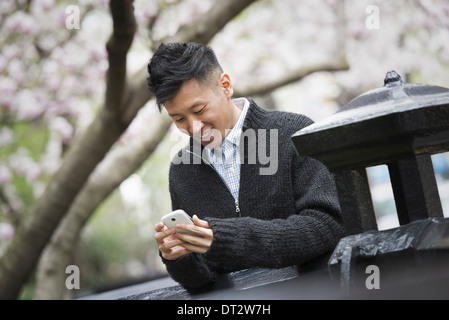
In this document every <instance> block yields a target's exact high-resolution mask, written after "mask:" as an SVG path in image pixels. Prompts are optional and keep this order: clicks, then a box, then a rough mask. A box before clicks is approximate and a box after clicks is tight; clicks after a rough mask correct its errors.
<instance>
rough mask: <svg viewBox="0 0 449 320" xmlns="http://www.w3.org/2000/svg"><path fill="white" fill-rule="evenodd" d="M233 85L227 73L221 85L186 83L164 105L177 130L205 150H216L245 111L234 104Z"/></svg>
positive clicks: (219, 83)
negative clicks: (196, 141)
mask: <svg viewBox="0 0 449 320" xmlns="http://www.w3.org/2000/svg"><path fill="white" fill-rule="evenodd" d="M232 94H233V89H232V83H231V80H230V78H229V76H228V75H227V74H225V73H222V74H221V75H218V74H217V81H216V82H213V83H211V84H200V83H198V82H197V81H196V80H195V79H191V80H188V81H185V82H184V83H183V84H182V86H181V87H180V89H179V91H178V92H177V94H176V95H175V96H174V97H173V98H172V99H170V100H167V101H166V102H165V103H164V106H165V109H166V110H167V112H168V114H169V115H170V117H171V118H172V120H173V122H174V123H175V125H176V127H178V129H179V130H181V131H182V132H184V133H186V134H188V135H189V136H190V137H192V138H194V139H196V140H198V141H200V142H201V144H203V145H204V146H207V147H209V148H215V147H216V146H218V145H220V144H221V142H222V141H223V139H224V137H225V136H226V134H227V133H228V132H229V130H230V129H232V127H233V126H234V125H235V123H236V122H237V120H238V118H239V115H240V112H241V110H240V109H239V108H237V107H236V106H235V105H234V104H233V103H232V100H231V97H232Z"/></svg>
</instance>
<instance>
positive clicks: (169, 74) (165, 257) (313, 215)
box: [148, 43, 343, 288]
mask: <svg viewBox="0 0 449 320" xmlns="http://www.w3.org/2000/svg"><path fill="white" fill-rule="evenodd" d="M148 72H149V77H148V84H149V87H150V89H151V90H152V92H153V93H154V96H155V97H156V103H157V105H158V107H159V109H160V110H161V109H162V107H165V109H166V110H167V112H168V114H169V115H170V117H171V118H172V119H173V121H174V123H175V125H176V126H177V127H178V129H180V130H181V131H182V132H184V133H186V134H188V135H189V136H190V137H191V138H190V143H189V144H188V145H187V146H186V147H185V148H183V149H182V150H180V151H179V153H178V155H177V156H176V157H174V158H173V161H172V163H171V166H170V173H169V190H170V196H171V200H172V208H173V210H175V209H183V210H184V211H186V212H187V213H188V214H189V215H191V216H193V221H194V225H188V224H178V225H177V228H179V229H184V230H186V231H190V232H193V233H194V234H197V235H198V236H195V235H191V234H185V233H180V232H176V230H175V228H167V227H166V226H165V225H164V224H163V223H162V222H159V223H158V224H157V225H156V226H155V231H156V234H155V238H156V242H157V243H158V245H159V250H160V255H161V257H162V261H163V262H164V263H165V265H166V268H167V271H168V273H169V274H170V275H171V277H172V278H173V279H174V280H176V281H178V282H179V283H180V284H182V285H183V286H184V287H186V288H198V287H201V286H204V285H206V284H211V283H213V282H214V281H215V279H216V276H217V275H218V274H222V273H228V272H232V271H237V270H242V269H247V268H251V267H266V268H281V267H286V266H292V265H301V264H303V263H305V262H308V261H310V260H312V259H314V258H316V257H319V256H322V255H323V254H325V253H329V252H330V251H331V250H333V248H334V247H335V246H336V244H337V243H338V240H339V239H340V237H341V236H342V235H343V228H342V225H341V216H340V208H339V204H338V198H337V193H336V189H335V183H334V181H333V177H332V175H331V174H330V173H329V171H328V170H327V168H326V167H325V166H324V165H323V164H322V163H320V162H318V161H317V160H315V159H312V158H309V157H302V156H300V155H298V154H297V153H296V151H295V149H294V146H293V143H292V141H291V140H290V137H291V135H292V134H293V133H295V132H296V131H298V130H299V129H301V128H304V127H306V126H308V125H310V124H311V123H312V121H311V120H310V119H309V118H307V117H305V116H303V115H299V114H294V113H287V112H280V111H267V110H264V109H262V108H260V107H259V106H257V104H256V103H255V102H254V101H252V100H251V99H246V98H239V99H233V98H232V96H233V92H234V91H233V86H232V82H231V79H230V77H229V75H228V74H226V73H224V72H223V70H222V68H221V66H220V64H219V62H218V61H217V58H216V56H215V54H214V52H213V51H212V50H211V49H210V48H209V47H207V46H203V45H200V44H195V43H169V44H162V45H161V46H160V47H159V48H158V50H157V51H156V52H155V53H154V55H153V57H152V59H151V61H150V63H149V64H148ZM267 153H269V154H270V155H269V156H270V158H269V159H268V158H267ZM267 159H268V160H269V161H267Z"/></svg>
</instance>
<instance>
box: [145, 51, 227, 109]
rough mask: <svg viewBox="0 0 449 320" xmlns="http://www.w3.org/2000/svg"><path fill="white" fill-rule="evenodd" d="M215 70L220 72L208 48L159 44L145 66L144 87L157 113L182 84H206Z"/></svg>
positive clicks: (219, 67)
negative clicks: (152, 99) (146, 74)
mask: <svg viewBox="0 0 449 320" xmlns="http://www.w3.org/2000/svg"><path fill="white" fill-rule="evenodd" d="M217 70H220V71H221V72H223V69H222V68H221V66H220V64H219V62H218V59H217V57H216V55H215V53H214V51H213V50H212V49H211V48H209V47H208V46H205V45H202V44H198V43H193V42H188V43H182V42H175V43H163V44H161V45H160V46H159V48H158V49H157V50H156V52H155V53H154V55H153V57H152V58H151V60H150V62H149V63H148V74H149V76H148V78H147V82H148V86H149V88H150V90H151V91H152V92H153V94H154V96H155V98H156V104H157V106H158V108H159V111H160V110H162V106H163V104H164V103H165V102H166V101H167V100H169V99H171V98H173V97H174V96H175V95H176V94H177V92H178V91H179V88H180V87H181V86H182V84H183V83H184V82H185V81H188V80H190V79H195V80H196V81H198V83H200V84H207V83H208V81H210V80H211V79H212V76H213V75H214V74H215V72H216V71H217Z"/></svg>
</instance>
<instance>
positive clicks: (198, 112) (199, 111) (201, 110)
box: [194, 106, 206, 114]
mask: <svg viewBox="0 0 449 320" xmlns="http://www.w3.org/2000/svg"><path fill="white" fill-rule="evenodd" d="M204 109H206V106H204V107H202V108H201V109H200V110H198V111H195V112H194V113H195V114H201V113H203V111H204Z"/></svg>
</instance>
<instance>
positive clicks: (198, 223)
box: [154, 215, 213, 260]
mask: <svg viewBox="0 0 449 320" xmlns="http://www.w3.org/2000/svg"><path fill="white" fill-rule="evenodd" d="M193 223H194V225H188V224H184V223H179V224H177V225H176V229H183V230H186V231H189V232H193V233H195V234H198V236H194V235H189V234H185V233H180V232H176V229H175V228H167V227H166V226H165V224H164V223H163V222H159V223H157V224H156V226H155V227H154V230H155V231H156V234H155V236H154V237H155V239H156V243H157V244H158V246H159V250H160V251H161V254H162V257H163V258H164V259H167V260H176V259H178V258H179V257H181V256H183V255H186V254H189V253H191V252H198V253H205V252H206V251H207V250H209V248H210V245H211V244H212V240H213V232H212V229H211V228H210V226H209V223H208V222H207V221H205V220H201V219H200V218H198V216H197V215H194V216H193Z"/></svg>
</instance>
